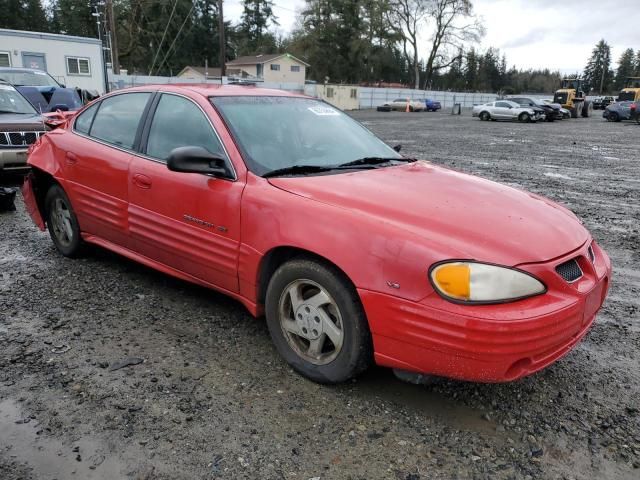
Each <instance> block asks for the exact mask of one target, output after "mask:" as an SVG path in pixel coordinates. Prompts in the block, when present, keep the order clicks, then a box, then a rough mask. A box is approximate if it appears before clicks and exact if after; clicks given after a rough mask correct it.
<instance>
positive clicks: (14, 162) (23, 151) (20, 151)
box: [0, 147, 29, 173]
mask: <svg viewBox="0 0 640 480" xmlns="http://www.w3.org/2000/svg"><path fill="white" fill-rule="evenodd" d="M28 170H29V167H28V166H27V147H24V148H0V171H1V172H4V173H24V172H27V171H28Z"/></svg>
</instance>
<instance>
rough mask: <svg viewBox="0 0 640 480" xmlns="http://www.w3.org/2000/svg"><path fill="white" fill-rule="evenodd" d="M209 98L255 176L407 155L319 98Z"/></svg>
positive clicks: (307, 170)
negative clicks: (300, 168) (292, 168)
mask: <svg viewBox="0 0 640 480" xmlns="http://www.w3.org/2000/svg"><path fill="white" fill-rule="evenodd" d="M210 100H211V103H212V104H213V105H214V106H215V107H216V108H217V109H218V111H219V112H220V113H221V114H222V116H223V118H224V119H225V121H226V123H227V125H228V126H229V128H230V129H231V131H232V133H233V135H234V137H235V139H236V141H237V142H238V143H239V145H240V148H241V150H242V151H243V154H244V157H245V161H246V162H247V166H248V167H249V169H250V170H251V171H252V172H254V173H256V174H257V175H264V174H267V173H269V172H273V171H275V170H281V169H287V168H290V167H293V166H297V167H299V166H314V167H331V166H335V165H342V164H345V163H348V162H353V161H354V160H358V159H363V158H374V157H375V158H385V159H389V160H390V161H392V160H395V159H402V158H403V157H402V156H401V155H400V154H398V153H397V152H396V151H395V150H393V149H392V148H391V147H389V146H388V145H386V144H385V143H384V142H382V140H380V139H379V138H377V137H376V136H375V135H373V133H371V132H370V131H369V130H367V129H366V128H364V127H363V126H362V125H360V124H359V123H358V122H356V121H355V120H353V119H352V118H351V117H349V116H348V115H346V114H345V113H343V112H341V111H340V110H338V109H337V108H334V107H332V106H331V105H328V104H326V103H323V102H320V101H318V100H313V99H308V98H294V97H258V96H230V97H212V98H211V99H210ZM336 171H339V170H336ZM342 171H344V170H342ZM306 172H309V169H306ZM309 173H312V172H309Z"/></svg>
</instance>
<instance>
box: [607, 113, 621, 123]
mask: <svg viewBox="0 0 640 480" xmlns="http://www.w3.org/2000/svg"><path fill="white" fill-rule="evenodd" d="M607 120H609V121H610V122H619V121H620V115H618V113H617V112H609V116H608V117H607Z"/></svg>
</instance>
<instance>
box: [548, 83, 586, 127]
mask: <svg viewBox="0 0 640 480" xmlns="http://www.w3.org/2000/svg"><path fill="white" fill-rule="evenodd" d="M553 103H559V104H560V105H562V107H563V108H566V109H567V110H569V111H570V112H571V118H578V116H582V117H590V116H591V114H592V113H593V104H592V103H591V102H589V101H588V100H587V98H586V97H585V94H584V91H582V79H580V78H564V79H563V80H562V85H561V87H560V89H559V90H556V93H555V94H554V95H553Z"/></svg>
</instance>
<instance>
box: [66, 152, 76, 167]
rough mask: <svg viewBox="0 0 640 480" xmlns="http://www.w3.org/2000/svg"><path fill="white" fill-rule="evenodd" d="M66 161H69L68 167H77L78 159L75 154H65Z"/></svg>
mask: <svg viewBox="0 0 640 480" xmlns="http://www.w3.org/2000/svg"><path fill="white" fill-rule="evenodd" d="M65 160H66V161H67V165H75V164H76V163H78V157H77V155H76V154H75V153H73V152H67V153H66V154H65Z"/></svg>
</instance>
